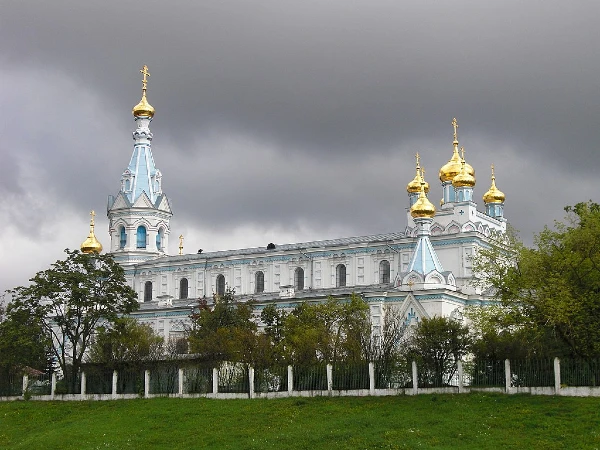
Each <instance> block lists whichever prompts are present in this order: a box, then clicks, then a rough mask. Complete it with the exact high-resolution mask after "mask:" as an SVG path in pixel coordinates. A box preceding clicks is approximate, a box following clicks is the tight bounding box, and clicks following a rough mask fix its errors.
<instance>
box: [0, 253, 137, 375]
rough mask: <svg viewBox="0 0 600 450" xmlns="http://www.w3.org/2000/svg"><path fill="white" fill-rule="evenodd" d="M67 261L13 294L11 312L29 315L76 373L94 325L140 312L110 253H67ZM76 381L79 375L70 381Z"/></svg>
mask: <svg viewBox="0 0 600 450" xmlns="http://www.w3.org/2000/svg"><path fill="white" fill-rule="evenodd" d="M65 253H66V254H67V257H66V258H65V259H64V260H59V261H56V262H55V263H54V264H52V265H51V267H50V268H49V269H47V270H44V271H41V272H38V273H37V274H36V275H35V276H34V277H33V278H31V279H30V282H31V284H30V285H29V286H20V287H17V288H15V289H13V290H11V291H9V294H10V295H11V297H12V298H11V302H10V303H9V305H8V307H7V314H9V315H11V314H14V315H18V314H24V315H29V316H31V317H32V318H35V320H36V321H37V322H38V323H39V324H40V325H41V327H42V329H43V330H44V335H45V336H48V337H49V339H50V341H51V345H52V347H51V348H52V353H53V355H54V357H55V358H56V360H57V361H58V364H59V365H60V368H61V369H62V371H63V373H64V374H65V375H67V376H69V375H75V374H77V373H78V371H79V368H80V366H81V363H82V361H83V357H84V355H85V353H86V351H87V350H88V348H89V345H90V343H91V340H92V336H93V333H94V330H95V329H96V327H97V326H98V325H99V324H101V323H104V322H108V323H110V322H113V321H114V320H116V319H117V317H118V316H119V315H120V314H127V313H130V312H132V311H134V310H135V309H137V308H138V302H137V300H136V298H137V294H136V293H135V291H134V290H133V289H131V288H130V287H129V286H127V284H126V280H125V274H124V271H123V268H122V267H121V266H120V265H119V264H117V263H116V262H115V261H114V260H113V258H112V256H111V255H106V254H105V255H99V254H84V253H81V252H79V251H77V250H75V251H70V250H68V249H67V250H65ZM71 379H73V380H74V379H75V377H71Z"/></svg>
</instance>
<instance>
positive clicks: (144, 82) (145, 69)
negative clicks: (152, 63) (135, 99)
mask: <svg viewBox="0 0 600 450" xmlns="http://www.w3.org/2000/svg"><path fill="white" fill-rule="evenodd" d="M140 73H141V74H142V75H144V78H142V90H143V91H144V92H145V91H146V88H147V87H148V77H149V76H150V72H148V66H147V65H146V64H144V67H143V68H142V69H140Z"/></svg>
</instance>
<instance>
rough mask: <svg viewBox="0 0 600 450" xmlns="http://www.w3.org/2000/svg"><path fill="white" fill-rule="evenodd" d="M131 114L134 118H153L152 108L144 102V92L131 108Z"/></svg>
mask: <svg viewBox="0 0 600 450" xmlns="http://www.w3.org/2000/svg"><path fill="white" fill-rule="evenodd" d="M131 113H132V114H133V115H134V116H135V117H141V116H144V117H154V107H153V106H152V105H151V104H150V103H148V100H146V92H144V93H143V94H142V99H141V100H140V102H139V103H138V104H137V105H135V106H134V107H133V109H132V110H131Z"/></svg>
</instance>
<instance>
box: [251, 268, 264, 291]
mask: <svg viewBox="0 0 600 450" xmlns="http://www.w3.org/2000/svg"><path fill="white" fill-rule="evenodd" d="M254 283H255V288H254V292H256V293H257V294H260V293H261V292H264V291H265V274H264V272H261V271H260V270H259V271H258V272H256V273H255V274H254Z"/></svg>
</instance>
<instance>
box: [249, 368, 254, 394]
mask: <svg viewBox="0 0 600 450" xmlns="http://www.w3.org/2000/svg"><path fill="white" fill-rule="evenodd" d="M248 384H249V386H248V397H250V398H254V367H248Z"/></svg>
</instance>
